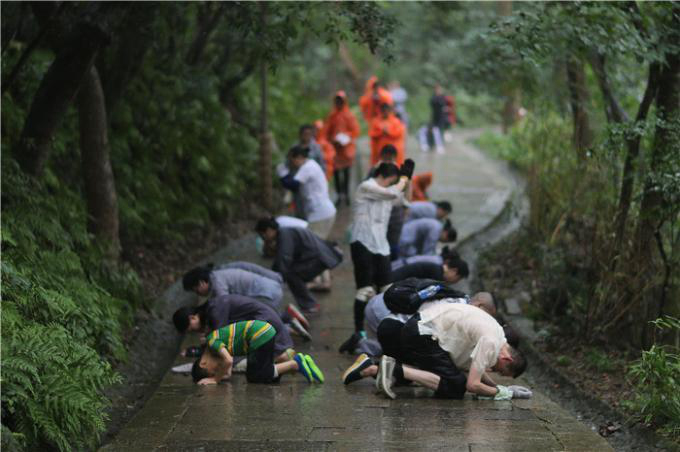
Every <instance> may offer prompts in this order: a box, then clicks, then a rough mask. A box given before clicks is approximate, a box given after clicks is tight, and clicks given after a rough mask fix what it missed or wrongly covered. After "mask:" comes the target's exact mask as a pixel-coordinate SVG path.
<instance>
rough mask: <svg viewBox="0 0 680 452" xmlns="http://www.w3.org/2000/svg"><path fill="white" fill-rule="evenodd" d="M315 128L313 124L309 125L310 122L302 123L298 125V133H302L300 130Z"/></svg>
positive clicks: (312, 129)
mask: <svg viewBox="0 0 680 452" xmlns="http://www.w3.org/2000/svg"><path fill="white" fill-rule="evenodd" d="M315 128H316V127H314V126H313V125H311V124H302V125H301V126H300V129H299V130H298V133H299V134H300V135H302V132H304V131H305V130H311V131H312V132H313V131H314V129H315Z"/></svg>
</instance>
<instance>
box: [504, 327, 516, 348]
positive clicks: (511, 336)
mask: <svg viewBox="0 0 680 452" xmlns="http://www.w3.org/2000/svg"><path fill="white" fill-rule="evenodd" d="M503 333H505V340H506V341H508V344H510V345H512V346H513V347H514V348H517V347H519V334H518V333H517V331H515V329H514V328H513V327H511V326H510V325H508V324H505V325H503Z"/></svg>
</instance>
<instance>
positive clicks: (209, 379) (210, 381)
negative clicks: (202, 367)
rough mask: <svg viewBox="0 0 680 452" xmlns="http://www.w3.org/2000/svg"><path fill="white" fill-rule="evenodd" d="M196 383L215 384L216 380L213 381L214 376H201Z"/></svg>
mask: <svg viewBox="0 0 680 452" xmlns="http://www.w3.org/2000/svg"><path fill="white" fill-rule="evenodd" d="M198 384H199V385H216V384H217V382H216V381H215V379H214V378H211V377H207V378H203V379H201V380H199V381H198Z"/></svg>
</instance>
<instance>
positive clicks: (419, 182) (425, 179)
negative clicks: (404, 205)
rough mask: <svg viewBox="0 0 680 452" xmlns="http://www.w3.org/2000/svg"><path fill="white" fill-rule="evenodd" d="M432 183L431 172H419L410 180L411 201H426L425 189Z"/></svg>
mask: <svg viewBox="0 0 680 452" xmlns="http://www.w3.org/2000/svg"><path fill="white" fill-rule="evenodd" d="M430 185H432V173H430V172H428V173H420V174H416V175H415V176H413V180H412V181H411V201H427V200H428V199H430V197H429V196H428V195H427V189H428V188H429V187H430Z"/></svg>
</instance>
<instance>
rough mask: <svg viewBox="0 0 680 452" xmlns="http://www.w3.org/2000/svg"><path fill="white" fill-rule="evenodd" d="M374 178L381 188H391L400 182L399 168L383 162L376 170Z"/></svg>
mask: <svg viewBox="0 0 680 452" xmlns="http://www.w3.org/2000/svg"><path fill="white" fill-rule="evenodd" d="M374 178H375V181H376V182H377V183H378V185H380V186H381V187H389V186H390V185H392V184H395V183H396V182H397V181H398V180H399V167H398V166H397V165H395V164H394V163H386V162H383V163H381V164H380V165H378V167H377V168H376V170H375V176H374Z"/></svg>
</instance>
